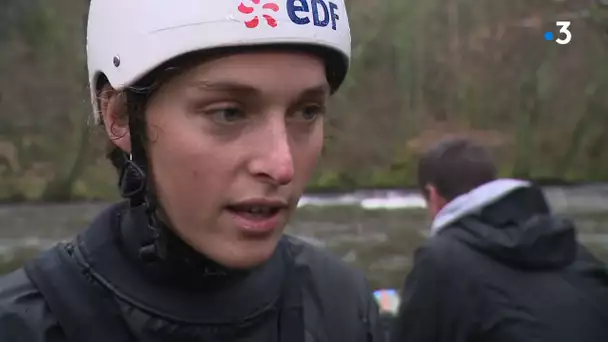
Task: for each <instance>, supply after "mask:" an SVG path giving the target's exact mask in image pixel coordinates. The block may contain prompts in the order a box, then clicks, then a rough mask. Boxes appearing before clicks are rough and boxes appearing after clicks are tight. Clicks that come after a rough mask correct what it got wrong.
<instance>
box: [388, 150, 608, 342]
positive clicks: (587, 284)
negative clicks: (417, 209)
mask: <svg viewBox="0 0 608 342" xmlns="http://www.w3.org/2000/svg"><path fill="white" fill-rule="evenodd" d="M418 183H419V186H420V189H421V191H422V192H423V194H424V196H425V199H426V201H427V204H428V210H429V211H430V214H431V215H432V217H433V223H432V226H431V238H430V239H429V241H428V242H427V243H426V244H425V245H424V246H423V247H421V248H420V249H419V250H418V251H417V252H416V254H415V259H414V267H413V270H412V271H411V273H410V274H409V275H408V277H407V280H406V282H405V285H404V288H403V291H402V304H401V307H400V309H399V314H398V317H397V319H396V321H395V326H394V330H393V332H392V334H391V335H392V336H391V340H392V341H393V342H440V341H441V342H466V341H476V342H485V341H488V342H490V341H491V342H524V341H525V342H533V341H543V342H548V341H551V342H560V341H564V342H572V341H581V342H583V341H584V342H606V341H608V272H607V270H606V266H605V265H603V264H602V263H601V262H600V261H598V260H597V259H596V258H594V256H593V255H591V253H590V252H589V251H588V250H587V249H586V248H584V247H583V246H581V245H580V244H578V243H577V241H576V230H575V227H574V225H573V223H572V222H571V221H569V220H566V219H563V218H559V217H557V216H555V215H553V214H552V213H551V211H550V209H549V206H548V204H547V202H546V201H545V199H544V196H543V193H542V192H541V190H540V189H538V188H536V187H534V186H533V185H532V184H530V183H529V182H525V181H521V180H515V179H498V178H497V168H496V166H495V164H494V162H493V161H492V158H491V156H490V153H489V151H487V150H486V149H485V148H484V147H483V146H481V145H479V144H477V143H475V142H474V141H472V140H469V139H466V138H450V139H447V140H444V141H441V142H439V143H438V144H437V145H435V146H433V147H431V148H430V149H429V150H428V151H427V152H426V153H425V154H424V155H423V156H422V158H421V160H420V161H419V165H418Z"/></svg>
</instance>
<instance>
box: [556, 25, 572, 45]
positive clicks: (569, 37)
mask: <svg viewBox="0 0 608 342" xmlns="http://www.w3.org/2000/svg"><path fill="white" fill-rule="evenodd" d="M555 24H556V25H557V26H559V27H560V29H559V33H563V34H564V35H566V37H565V38H564V39H562V38H557V39H556V40H555V42H556V43H558V44H562V45H564V44H568V43H570V41H571V40H572V32H570V30H568V27H570V22H569V21H558V22H556V23H555Z"/></svg>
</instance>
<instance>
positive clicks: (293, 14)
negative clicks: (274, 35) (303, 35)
mask: <svg viewBox="0 0 608 342" xmlns="http://www.w3.org/2000/svg"><path fill="white" fill-rule="evenodd" d="M309 1H310V4H309ZM337 10H338V5H336V4H335V3H333V2H331V1H327V2H326V1H325V0H287V15H289V19H291V21H293V22H294V23H295V24H298V25H306V24H309V23H310V12H311V11H312V22H313V24H314V25H315V26H320V27H326V26H327V25H329V23H330V21H331V28H332V29H333V30H336V22H337V21H338V19H340V17H339V16H338V13H336V12H337Z"/></svg>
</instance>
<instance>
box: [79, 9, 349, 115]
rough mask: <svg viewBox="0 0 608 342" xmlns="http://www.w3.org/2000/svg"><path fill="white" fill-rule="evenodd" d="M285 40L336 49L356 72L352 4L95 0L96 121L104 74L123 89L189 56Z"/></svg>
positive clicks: (90, 33) (91, 58) (90, 36)
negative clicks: (99, 82)
mask: <svg viewBox="0 0 608 342" xmlns="http://www.w3.org/2000/svg"><path fill="white" fill-rule="evenodd" d="M285 43H287V44H290V43H293V44H310V45H315V46H321V47H326V48H328V49H332V50H335V51H337V52H339V53H340V55H342V56H343V58H344V63H345V66H346V67H348V64H349V60H350V49H351V38H350V27H349V23H348V17H347V13H346V8H345V5H344V0H91V5H90V9H89V19H88V27H87V63H88V69H89V82H90V86H91V94H92V97H93V103H94V109H95V110H94V112H95V121H99V114H98V110H97V101H96V94H95V93H96V89H95V85H96V83H97V79H98V77H99V75H100V74H104V75H105V76H106V77H107V78H108V81H109V82H110V84H111V85H112V86H113V87H114V89H117V90H122V89H124V88H125V87H128V86H131V85H133V83H134V82H137V81H138V80H139V79H140V78H142V77H143V76H145V75H146V74H147V73H149V72H150V71H152V70H153V69H155V68H156V67H158V66H160V65H161V64H163V63H165V62H167V61H169V60H171V59H173V58H175V57H177V56H180V55H183V54H185V53H188V52H193V51H199V50H206V49H211V48H218V47H234V46H255V45H268V44H285ZM345 70H346V68H345Z"/></svg>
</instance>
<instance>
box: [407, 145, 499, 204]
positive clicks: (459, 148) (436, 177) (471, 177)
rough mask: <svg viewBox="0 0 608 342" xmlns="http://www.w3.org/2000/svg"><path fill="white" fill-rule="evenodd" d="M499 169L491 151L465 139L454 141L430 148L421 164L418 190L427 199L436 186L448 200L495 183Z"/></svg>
mask: <svg viewBox="0 0 608 342" xmlns="http://www.w3.org/2000/svg"><path fill="white" fill-rule="evenodd" d="M497 173H498V171H497V169H496V165H495V164H494V161H493V160H492V157H491V155H490V151H488V150H487V149H486V148H485V147H484V146H482V145H481V144H479V143H477V142H475V141H474V140H472V139H470V138H466V137H451V138H447V139H444V140H441V141H440V142H438V143H437V144H435V145H433V146H431V148H429V149H428V150H427V151H426V152H425V153H424V154H423V155H422V157H421V158H420V160H419V162H418V186H419V187H420V189H421V190H422V192H423V194H424V195H425V196H427V195H428V194H427V189H426V187H427V186H428V185H433V186H434V187H435V188H436V189H437V192H438V193H439V194H440V195H441V196H443V197H444V198H445V199H446V200H448V201H451V200H452V199H454V198H456V197H458V196H460V195H462V194H464V193H467V192H469V191H471V190H473V189H474V188H476V187H478V186H480V185H482V184H485V183H487V182H490V181H493V180H495V179H496V177H497Z"/></svg>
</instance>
